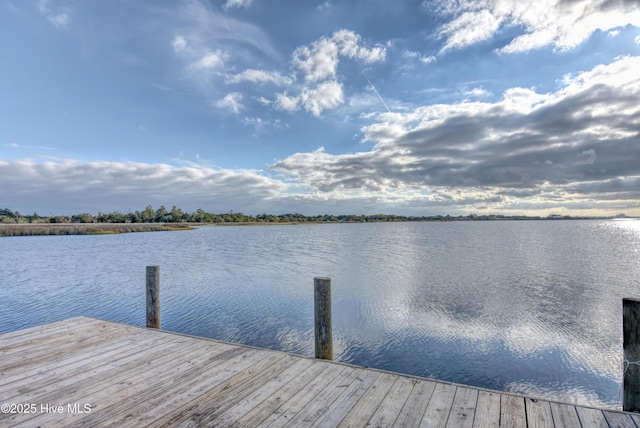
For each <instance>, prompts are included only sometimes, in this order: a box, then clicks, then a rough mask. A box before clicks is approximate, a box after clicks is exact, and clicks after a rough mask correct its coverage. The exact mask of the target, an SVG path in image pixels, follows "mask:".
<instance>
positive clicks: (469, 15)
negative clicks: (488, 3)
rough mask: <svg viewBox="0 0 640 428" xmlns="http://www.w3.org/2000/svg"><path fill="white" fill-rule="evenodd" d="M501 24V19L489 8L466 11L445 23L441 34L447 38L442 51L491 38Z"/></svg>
mask: <svg viewBox="0 0 640 428" xmlns="http://www.w3.org/2000/svg"><path fill="white" fill-rule="evenodd" d="M499 26H500V20H499V19H498V18H496V17H495V16H494V15H493V14H492V13H491V12H489V11H488V10H480V11H477V12H475V11H474V12H465V13H463V14H461V15H460V16H458V17H457V18H456V19H454V20H453V21H451V22H448V23H447V24H445V25H443V27H442V29H441V30H440V36H441V37H445V38H446V42H445V45H444V46H443V48H442V49H441V51H440V52H445V51H447V50H449V49H459V48H463V47H465V46H469V45H472V44H474V43H478V42H482V41H484V40H487V39H489V38H490V37H491V36H492V35H493V34H495V32H496V31H497V30H498V28H499Z"/></svg>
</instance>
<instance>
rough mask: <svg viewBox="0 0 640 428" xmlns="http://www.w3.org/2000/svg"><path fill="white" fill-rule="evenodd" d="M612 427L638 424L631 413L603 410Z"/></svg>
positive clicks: (619, 427) (627, 426) (624, 427)
mask: <svg viewBox="0 0 640 428" xmlns="http://www.w3.org/2000/svg"><path fill="white" fill-rule="evenodd" d="M603 413H604V417H605V418H606V419H607V423H609V426H610V427H612V428H613V427H615V428H636V424H635V423H634V422H633V419H632V418H631V416H630V415H628V414H624V413H618V412H603Z"/></svg>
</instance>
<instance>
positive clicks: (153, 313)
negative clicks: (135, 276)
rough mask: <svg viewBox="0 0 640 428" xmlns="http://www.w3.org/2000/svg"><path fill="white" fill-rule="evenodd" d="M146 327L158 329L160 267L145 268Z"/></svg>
mask: <svg viewBox="0 0 640 428" xmlns="http://www.w3.org/2000/svg"><path fill="white" fill-rule="evenodd" d="M147 327H150V328H157V329H160V266H147Z"/></svg>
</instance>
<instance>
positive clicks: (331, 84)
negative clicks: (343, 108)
mask: <svg viewBox="0 0 640 428" xmlns="http://www.w3.org/2000/svg"><path fill="white" fill-rule="evenodd" d="M300 102H301V103H302V105H303V106H304V108H305V110H307V111H309V112H311V113H312V114H313V115H314V116H319V115H320V113H322V111H323V110H326V109H330V108H334V107H337V106H339V105H340V104H342V103H343V102H344V95H343V93H342V85H341V84H339V83H338V82H336V81H328V82H324V83H321V84H320V85H318V86H317V87H315V88H313V89H309V88H307V89H305V90H304V91H303V92H302V94H301V95H300Z"/></svg>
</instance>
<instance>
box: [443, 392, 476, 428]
mask: <svg viewBox="0 0 640 428" xmlns="http://www.w3.org/2000/svg"><path fill="white" fill-rule="evenodd" d="M477 404H478V390H476V389H472V388H458V389H456V395H455V397H454V399H453V404H452V406H451V412H450V413H449V419H448V420H447V427H449V428H455V427H461V428H464V427H469V428H472V427H473V418H474V416H475V413H476V406H477Z"/></svg>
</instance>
